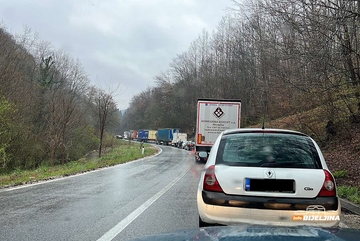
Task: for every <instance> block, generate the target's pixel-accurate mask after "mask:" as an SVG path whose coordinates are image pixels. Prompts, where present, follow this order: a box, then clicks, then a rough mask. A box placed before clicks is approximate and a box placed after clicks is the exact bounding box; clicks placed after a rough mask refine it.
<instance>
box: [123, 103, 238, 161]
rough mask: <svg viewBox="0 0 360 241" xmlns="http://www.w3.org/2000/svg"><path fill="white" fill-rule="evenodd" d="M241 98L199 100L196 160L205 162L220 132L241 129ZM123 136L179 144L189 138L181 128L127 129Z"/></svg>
mask: <svg viewBox="0 0 360 241" xmlns="http://www.w3.org/2000/svg"><path fill="white" fill-rule="evenodd" d="M240 120H241V100H236V99H198V101H197V118H196V132H195V143H194V147H193V148H194V149H195V159H196V160H197V161H206V160H207V157H208V155H209V153H210V150H211V148H212V146H213V144H214V143H215V141H216V139H217V137H218V136H219V134H220V133H221V132H222V131H224V130H227V129H235V128H240ZM124 139H130V140H137V141H143V142H155V143H156V144H163V145H173V146H178V145H179V143H180V142H186V141H187V134H186V133H181V132H180V129H179V128H163V129H158V130H138V131H125V133H124Z"/></svg>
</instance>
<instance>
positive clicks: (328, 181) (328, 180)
mask: <svg viewBox="0 0 360 241" xmlns="http://www.w3.org/2000/svg"><path fill="white" fill-rule="evenodd" d="M324 173H325V181H324V184H323V186H322V188H321V190H320V192H319V194H318V197H334V196H336V188H335V180H334V178H333V176H332V175H331V174H330V172H329V171H327V170H324Z"/></svg>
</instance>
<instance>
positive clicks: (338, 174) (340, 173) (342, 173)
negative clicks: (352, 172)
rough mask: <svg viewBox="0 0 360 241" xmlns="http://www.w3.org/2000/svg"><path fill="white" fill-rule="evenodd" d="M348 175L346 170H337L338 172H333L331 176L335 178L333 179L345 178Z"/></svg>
mask: <svg viewBox="0 0 360 241" xmlns="http://www.w3.org/2000/svg"><path fill="white" fill-rule="evenodd" d="M347 174H348V171H347V170H339V171H335V172H333V175H334V177H335V179H337V178H345V177H346V176H347Z"/></svg>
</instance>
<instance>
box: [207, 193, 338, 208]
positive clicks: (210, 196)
mask: <svg viewBox="0 0 360 241" xmlns="http://www.w3.org/2000/svg"><path fill="white" fill-rule="evenodd" d="M201 197H202V200H203V201H204V203H206V204H210V205H217V206H225V207H239V208H256V209H272V210H273V209H278V210H293V211H299V210H303V211H306V210H308V207H309V206H310V205H318V206H319V207H320V206H322V207H324V208H325V210H327V211H330V210H332V211H336V210H337V209H338V206H339V199H338V197H315V198H283V197H257V196H241V195H228V194H225V193H217V192H207V191H201ZM318 211H323V210H318Z"/></svg>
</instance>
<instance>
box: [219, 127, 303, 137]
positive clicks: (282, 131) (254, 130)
mask: <svg viewBox="0 0 360 241" xmlns="http://www.w3.org/2000/svg"><path fill="white" fill-rule="evenodd" d="M236 133H264V134H265V133H280V134H292V135H301V136H306V137H309V136H308V135H306V134H304V133H302V132H299V131H294V130H287V129H274V128H270V129H267V128H265V129H262V128H239V129H228V130H225V131H224V132H223V135H230V134H236Z"/></svg>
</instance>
